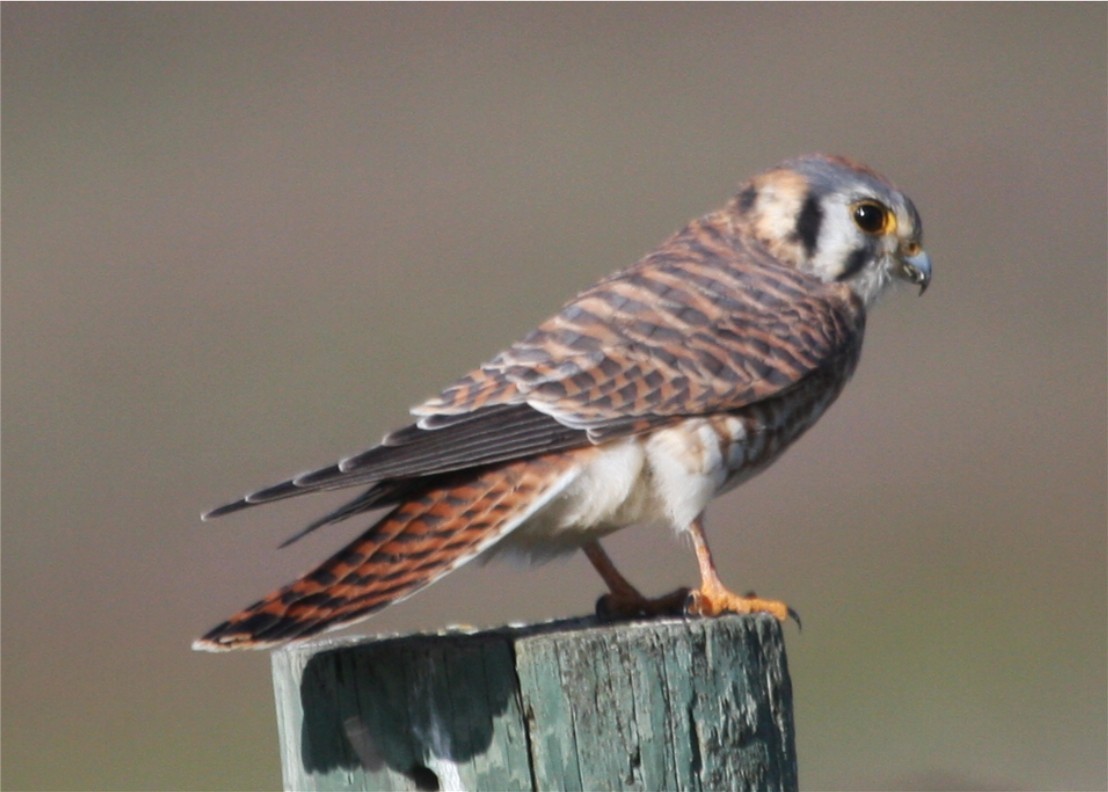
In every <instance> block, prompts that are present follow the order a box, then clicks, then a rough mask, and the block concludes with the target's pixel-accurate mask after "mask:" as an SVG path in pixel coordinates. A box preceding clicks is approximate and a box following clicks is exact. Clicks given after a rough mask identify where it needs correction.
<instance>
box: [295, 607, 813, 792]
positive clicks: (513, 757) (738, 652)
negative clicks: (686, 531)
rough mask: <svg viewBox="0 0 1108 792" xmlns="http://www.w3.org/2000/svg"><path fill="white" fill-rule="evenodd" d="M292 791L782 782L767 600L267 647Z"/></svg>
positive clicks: (787, 762)
mask: <svg viewBox="0 0 1108 792" xmlns="http://www.w3.org/2000/svg"><path fill="white" fill-rule="evenodd" d="M273 675H274V684H275V688H276V695H277V714H278V726H279V729H280V736H281V755H282V764H283V770H284V779H285V787H286V788H287V789H296V790H315V789H344V790H378V789H443V790H447V789H451V790H453V789H466V790H517V789H518V790H539V789H550V790H563V789H564V790H609V789H642V790H663V789H665V790H669V789H696V790H716V789H726V790H732V789H733V790H740V789H750V790H775V789H781V790H790V789H796V788H797V769H796V747H795V740H794V733H793V716H792V690H791V685H790V682H789V674H788V666H787V663H786V659H785V647H784V642H783V639H782V634H781V628H780V625H779V624H778V623H777V621H776V620H775V619H773V618H772V617H769V616H764V615H763V616H742V617H740V616H727V617H723V618H718V619H694V620H684V619H666V620H654V621H641V622H623V623H619V624H606V623H598V622H597V621H596V620H595V619H592V618H587V619H576V620H571V621H562V622H551V623H547V624H541V625H535V626H527V627H504V628H499V629H493V630H486V631H481V632H462V631H449V632H445V633H441V634H434V635H411V636H404V637H397V638H374V639H357V640H329V641H319V642H315V643H310V644H303V645H298V646H296V645H294V646H292V647H290V648H287V649H283V650H281V651H278V652H275V653H274V654H273Z"/></svg>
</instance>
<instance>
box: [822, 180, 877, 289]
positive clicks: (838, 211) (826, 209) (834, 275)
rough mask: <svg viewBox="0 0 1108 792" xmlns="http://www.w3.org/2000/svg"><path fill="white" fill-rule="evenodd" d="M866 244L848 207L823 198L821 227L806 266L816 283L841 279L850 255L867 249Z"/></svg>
mask: <svg viewBox="0 0 1108 792" xmlns="http://www.w3.org/2000/svg"><path fill="white" fill-rule="evenodd" d="M869 242H870V240H869V239H868V238H866V236H865V235H864V234H863V233H862V232H861V231H860V230H859V229H858V226H856V225H855V224H854V220H853V219H852V218H851V216H850V206H849V205H848V204H847V203H846V202H845V201H843V200H841V199H835V198H832V197H828V198H825V199H824V202H823V225H822V226H821V227H820V232H819V242H818V244H817V245H816V254H815V255H814V256H813V257H812V259H811V262H810V263H809V266H810V268H811V270H812V272H813V274H815V275H816V276H818V277H819V279H820V280H822V281H825V282H827V283H831V282H833V281H836V280H838V279H839V278H840V277H841V276H842V275H843V273H844V271H845V269H846V267H847V263H848V262H850V261H851V255H852V254H853V253H854V252H855V251H857V250H859V249H862V250H865V249H867V248H868V247H869Z"/></svg>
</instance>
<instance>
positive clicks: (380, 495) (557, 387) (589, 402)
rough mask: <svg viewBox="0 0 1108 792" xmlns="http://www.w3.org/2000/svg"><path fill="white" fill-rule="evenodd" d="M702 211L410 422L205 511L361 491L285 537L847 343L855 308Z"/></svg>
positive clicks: (666, 419) (790, 372) (672, 410)
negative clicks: (742, 244)
mask: <svg viewBox="0 0 1108 792" xmlns="http://www.w3.org/2000/svg"><path fill="white" fill-rule="evenodd" d="M705 223H706V220H702V221H698V222H697V223H694V224H692V225H691V226H690V227H689V228H688V229H686V230H685V231H684V232H682V233H680V234H678V235H676V236H674V237H673V238H671V239H670V240H669V242H667V243H666V245H664V246H663V247H662V248H661V249H660V250H659V251H658V252H657V253H654V254H652V255H651V256H648V257H647V258H645V259H643V260H642V261H640V262H639V263H638V264H637V265H635V266H633V267H631V268H629V269H627V270H624V271H623V272H621V273H617V274H616V275H613V276H611V277H609V278H607V279H605V280H603V281H601V282H600V283H598V284H597V285H596V286H594V287H593V288H591V289H589V290H587V291H585V292H582V293H581V294H580V295H578V296H577V297H576V298H575V299H574V300H572V301H571V302H569V303H568V304H567V305H566V306H565V307H564V308H563V309H562V310H561V311H560V312H559V313H557V314H556V315H555V316H553V317H552V318H551V319H549V320H547V321H546V322H545V323H543V324H542V325H540V326H539V328H538V329H536V330H535V331H534V332H532V333H531V334H530V335H528V336H527V337H526V338H524V339H523V340H522V341H520V342H518V343H516V344H515V345H513V346H512V347H510V348H509V349H507V350H506V351H504V352H502V353H501V354H499V355H497V356H496V357H495V358H493V359H492V360H491V361H490V362H489V363H487V364H485V365H483V366H481V367H480V368H478V369H476V370H474V371H472V372H470V373H469V374H468V375H466V376H465V377H463V378H462V379H460V380H458V381H457V382H455V383H454V384H452V385H450V386H449V387H447V388H446V389H445V390H443V392H442V393H441V394H440V395H439V396H437V397H435V398H433V399H430V400H428V401H426V402H424V403H423V404H421V405H419V406H417V407H415V408H414V409H413V410H412V412H413V414H414V415H416V416H418V421H417V422H416V423H414V424H412V425H409V426H406V427H404V428H402V429H399V430H397V431H395V432H393V433H391V434H389V435H387V436H386V437H385V438H384V440H383V441H382V442H381V444H380V445H377V446H375V447H373V448H370V449H368V450H367V451H364V452H362V453H359V454H356V455H354V456H351V457H348V458H346V459H343V460H342V461H340V462H338V463H336V464H333V465H329V466H327V467H324V468H320V469H318V470H313V471H310V472H307V473H303V474H301V475H299V476H295V477H293V478H290V479H288V480H287V481H284V482H281V483H280V484H276V485H274V486H270V487H266V488H264V489H261V490H258V491H256V492H253V493H250V494H249V495H247V496H245V497H243V498H241V499H240V500H237V501H235V502H233V503H229V504H227V505H225V506H221V507H219V508H217V509H214V510H212V511H211V512H209V513H208V514H206V515H205V518H212V517H218V516H221V515H224V514H229V513H231V512H235V511H239V510H241V509H244V508H248V507H250V506H254V505H258V504H262V503H271V502H273V501H276V500H281V499H284V498H288V497H292V496H295V495H300V494H304V493H307V492H316V491H320V490H331V489H339V488H346V487H352V486H366V487H367V489H366V491H365V492H363V493H362V494H361V495H360V496H359V497H358V498H356V499H355V500H353V501H351V502H350V503H348V504H346V505H344V506H342V507H341V508H339V509H338V510H336V511H334V512H332V513H330V514H328V515H326V516H324V517H322V518H320V519H319V520H317V521H316V522H314V523H312V524H311V525H310V526H308V528H306V529H305V530H304V531H303V532H301V534H299V535H298V536H300V535H303V533H306V532H308V531H310V530H313V529H314V528H317V527H319V526H321V525H325V524H328V523H331V522H336V521H338V520H341V519H345V518H346V517H349V516H351V515H353V514H357V513H360V512H363V511H366V510H368V509H371V508H375V507H377V506H384V505H388V504H392V503H396V502H398V501H399V500H401V499H403V497H405V496H406V495H407V494H409V493H411V492H412V491H413V488H415V489H419V488H420V487H421V486H423V485H422V484H420V483H419V480H420V479H428V478H429V477H434V476H437V475H441V474H444V473H449V472H453V471H457V470H463V469H469V468H477V467H482V466H485V465H492V464H497V463H502V462H504V461H507V460H511V459H518V458H522V457H526V456H531V455H535V454H539V453H549V452H551V451H557V450H564V449H568V448H575V447H580V446H583V445H588V444H590V443H597V442H601V441H604V440H608V439H612V438H614V437H619V436H624V435H629V434H636V433H640V432H643V431H646V430H648V429H650V428H653V427H656V426H658V425H662V424H666V423H671V422H673V421H675V420H680V419H681V418H683V417H685V416H690V415H703V414H710V413H718V412H726V411H733V410H738V409H741V408H742V407H744V406H746V405H749V404H752V403H754V402H757V401H761V400H763V399H767V398H771V397H773V396H776V395H779V394H781V393H783V392H785V391H787V390H788V389H790V388H792V387H794V386H796V385H797V384H799V383H800V382H802V381H803V380H804V379H805V377H807V376H809V375H810V374H812V373H814V372H817V371H820V370H826V368H827V367H829V366H833V365H839V364H840V363H841V362H842V360H844V359H846V358H849V357H850V356H851V355H855V354H856V350H857V347H858V344H857V341H858V339H859V338H860V333H861V321H862V316H861V313H860V311H861V309H860V308H859V307H858V306H855V305H852V304H850V303H849V302H845V301H844V300H842V299H832V297H834V296H835V295H829V294H828V293H827V291H826V290H824V289H821V288H819V287H821V286H822V284H819V283H818V282H813V279H811V278H809V277H808V276H806V275H803V274H802V273H799V272H797V271H795V270H793V269H789V268H785V267H780V266H777V265H774V264H772V262H770V261H767V260H762V259H761V258H760V257H758V254H757V252H749V251H745V250H740V251H738V252H736V250H735V249H734V247H732V246H731V245H727V246H724V245H723V243H722V242H718V241H717V240H718V239H722V237H720V236H719V235H718V234H716V233H715V232H714V231H713V230H712V228H711V224H710V223H708V224H707V227H705ZM731 244H733V243H731ZM850 365H852V362H851V363H850ZM294 538H296V537H294Z"/></svg>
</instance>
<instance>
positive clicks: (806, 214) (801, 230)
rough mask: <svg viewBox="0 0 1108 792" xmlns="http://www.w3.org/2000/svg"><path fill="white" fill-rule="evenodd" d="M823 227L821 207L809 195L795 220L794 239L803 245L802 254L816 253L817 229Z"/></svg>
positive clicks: (813, 197)
mask: <svg viewBox="0 0 1108 792" xmlns="http://www.w3.org/2000/svg"><path fill="white" fill-rule="evenodd" d="M821 225H823V207H821V206H820V205H819V199H818V198H816V196H814V195H811V194H809V195H808V197H807V198H805V199H804V206H802V207H801V208H800V216H799V217H797V218H796V230H795V231H794V232H793V233H794V234H796V238H797V239H799V240H800V244H802V245H804V252H805V253H807V254H808V256H811V255H812V254H814V253H815V252H816V244H817V243H818V242H819V227H820V226H821Z"/></svg>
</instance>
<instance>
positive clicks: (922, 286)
mask: <svg viewBox="0 0 1108 792" xmlns="http://www.w3.org/2000/svg"><path fill="white" fill-rule="evenodd" d="M897 260H898V263H899V265H900V266H899V267H897V268H896V270H895V272H894V273H893V274H895V275H896V277H898V278H900V279H902V280H906V281H908V282H909V283H912V284H915V285H916V286H919V293H920V294H923V293H924V292H925V291H927V286H928V284H929V283H931V257H930V256H928V255H927V253H925V252H924V251H922V250H921V251H920V252H918V253H916V254H915V255H914V256H898V257H897Z"/></svg>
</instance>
